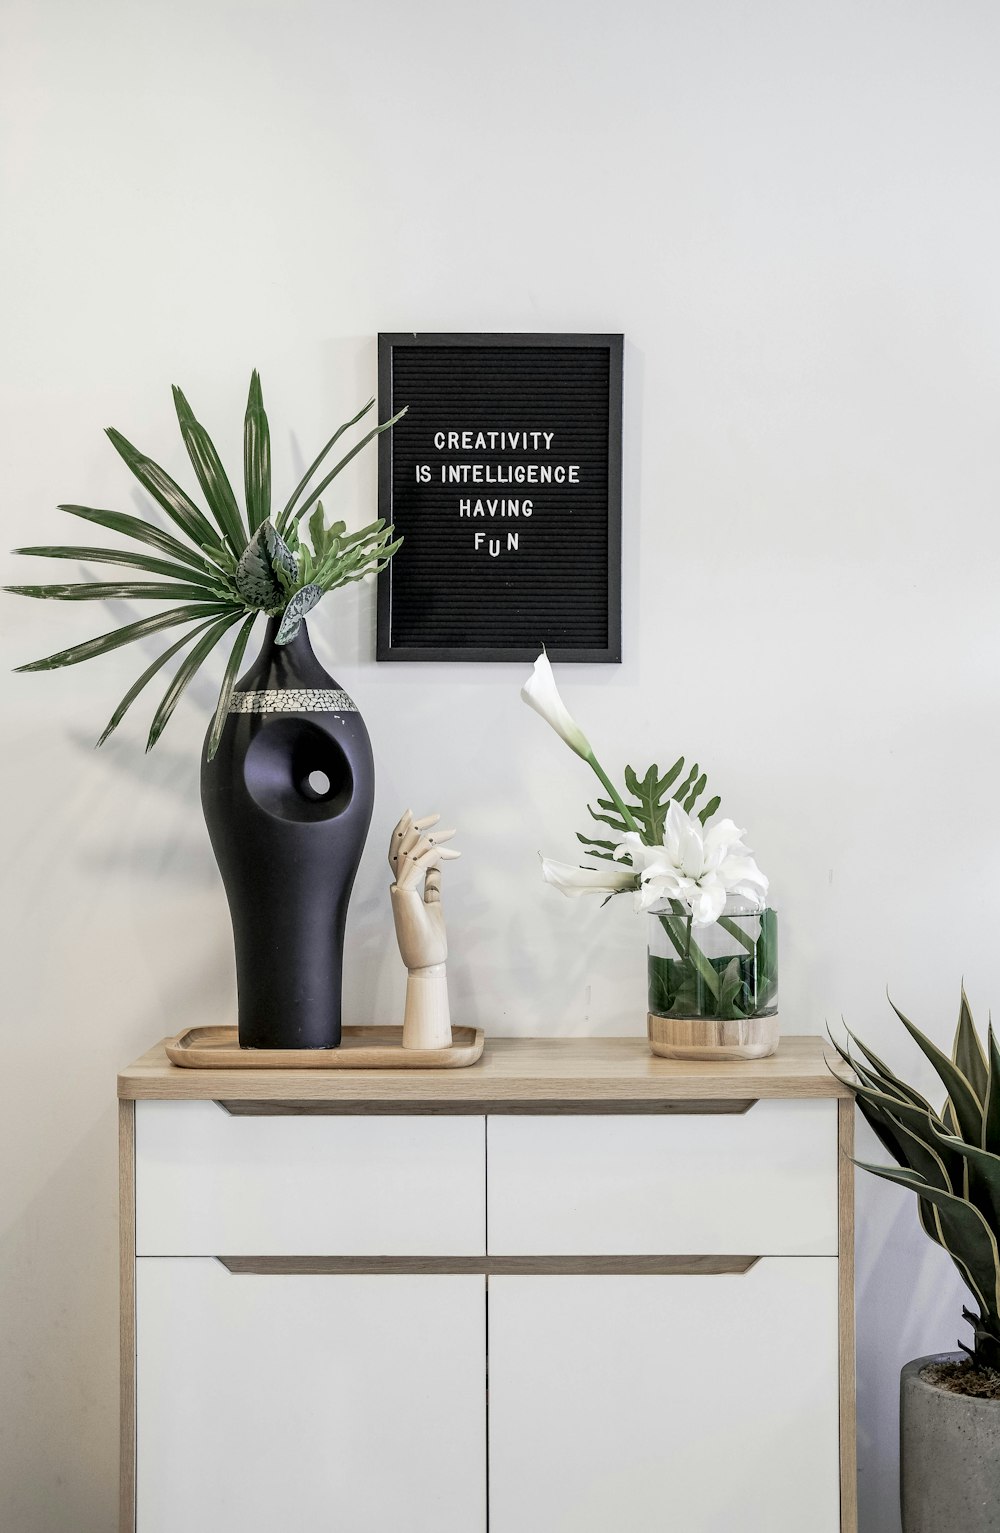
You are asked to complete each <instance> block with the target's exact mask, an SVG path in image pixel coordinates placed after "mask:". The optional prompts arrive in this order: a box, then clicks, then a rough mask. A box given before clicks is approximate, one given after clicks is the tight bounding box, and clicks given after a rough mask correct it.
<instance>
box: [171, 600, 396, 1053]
mask: <svg viewBox="0 0 1000 1533" xmlns="http://www.w3.org/2000/svg"><path fill="white" fill-rule="evenodd" d="M277 632H278V619H277V618H273V619H272V620H271V621H270V622H269V624H268V628H267V633H266V635H265V638H264V643H263V646H262V648H261V652H260V654H259V656H258V657H257V659H256V661H255V662H254V664H253V665H252V666H251V667H250V669H249V671H247V673H246V675H245V676H243V677H242V678H241V680H240V681H239V682H238V683H237V685H236V688H235V690H234V692H233V697H232V702H231V705H230V712H229V717H228V719H227V720H226V724H225V728H224V729H223V732H222V739H221V742H220V745H219V749H218V752H217V753H216V755H215V758H214V760H212V761H209V760H208V759H207V752H206V755H205V758H204V759H203V764H202V771H201V802H202V807H203V808H204V811H205V820H206V823H207V825H208V833H209V836H210V837H211V841H212V849H213V851H214V852H215V856H216V860H217V862H218V864H219V869H220V871H221V873H222V880H223V883H224V884H225V886H226V895H227V896H228V899H229V910H230V914H231V915H232V920H233V935H234V937H235V942H236V982H237V990H238V994H239V1036H240V1044H241V1046H242V1047H243V1048H253V1049H329V1048H335V1047H336V1046H337V1044H339V1042H340V1012H341V979H342V970H343V957H344V927H345V924H346V921H347V905H348V901H349V900H350V897H351V889H352V887H353V885H354V878H355V874H356V873H357V871H358V863H359V862H360V860H361V853H362V850H363V849H364V844H365V837H366V836H367V834H368V826H369V824H370V822H371V817H372V805H373V802H374V798H375V766H374V762H373V760H372V748H371V742H370V741H369V739H368V731H367V729H366V728H365V725H364V720H363V719H362V717H361V715H360V713H359V712H358V710H357V709H356V708H355V706H354V704H353V702H352V701H351V699H350V698H349V697H348V696H347V693H346V692H343V691H341V690H340V688H339V687H338V686H337V683H336V682H335V681H334V680H333V679H332V677H330V676H328V675H327V673H326V671H325V670H324V669H323V667H322V666H321V665H320V663H319V661H318V660H317V659H316V656H315V655H314V654H313V650H312V645H311V644H310V642H309V635H308V633H307V631H306V625H305V623H303V624H302V626H301V627H300V629H299V631H298V634H297V635H296V637H295V638H294V639H292V640H291V641H290V642H289V643H288V644H284V645H278V644H276V643H275V637H276V635H277Z"/></svg>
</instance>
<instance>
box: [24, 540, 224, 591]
mask: <svg viewBox="0 0 1000 1533" xmlns="http://www.w3.org/2000/svg"><path fill="white" fill-rule="evenodd" d="M14 552H15V553H16V554H30V555H32V556H33V557H34V558H38V559H72V560H74V562H75V563H77V564H118V565H121V566H122V568H123V569H132V570H144V571H145V572H146V573H147V574H148V575H166V576H167V577H169V578H170V579H173V580H180V581H182V582H186V583H187V584H189V585H190V584H191V583H192V582H194V583H195V584H196V585H204V586H207V587H209V589H211V590H217V589H218V585H217V584H216V582H218V581H221V579H222V575H221V573H220V572H219V571H218V570H215V571H213V573H212V574H208V573H207V572H205V570H204V566H201V567H200V568H199V567H198V566H185V565H183V564H173V563H171V562H170V560H168V559H154V558H153V557H152V555H150V554H135V553H132V551H131V550H130V549H125V548H69V547H66V546H63V545H61V544H60V545H46V546H44V547H36V548H15V549H14ZM213 576H214V579H213Z"/></svg>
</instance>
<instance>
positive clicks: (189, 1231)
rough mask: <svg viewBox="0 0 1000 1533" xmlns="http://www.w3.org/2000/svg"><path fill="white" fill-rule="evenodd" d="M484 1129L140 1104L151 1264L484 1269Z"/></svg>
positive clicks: (139, 1234) (434, 1121)
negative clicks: (451, 1261)
mask: <svg viewBox="0 0 1000 1533" xmlns="http://www.w3.org/2000/svg"><path fill="white" fill-rule="evenodd" d="M485 1157H486V1136H485V1132H484V1129H483V1120H482V1118H480V1117H475V1116H469V1117H462V1116H456V1117H446V1116H442V1117H417V1116H407V1115H400V1116H392V1115H390V1116H387V1117H381V1116H376V1117H366V1116H365V1115H363V1114H358V1115H357V1116H355V1115H348V1116H345V1117H327V1116H324V1115H320V1116H316V1117H313V1116H309V1115H306V1116H293V1117H285V1116H277V1117H267V1116H264V1117H256V1116H254V1117H233V1116H230V1114H229V1113H227V1112H225V1111H223V1109H222V1108H221V1107H220V1106H219V1104H218V1103H217V1102H139V1103H137V1104H136V1114H135V1185H136V1251H137V1252H138V1254H139V1255H140V1256H334V1255H359V1256H404V1255H405V1256H458V1255H462V1256H475V1255H477V1254H482V1252H483V1251H484V1250H485V1248H486V1246H485V1242H486V1191H485V1186H486V1159H485Z"/></svg>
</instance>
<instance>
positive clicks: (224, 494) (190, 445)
mask: <svg viewBox="0 0 1000 1533" xmlns="http://www.w3.org/2000/svg"><path fill="white" fill-rule="evenodd" d="M174 409H175V410H176V412H177V424H178V425H179V426H180V428H181V436H182V437H183V438H184V446H185V447H186V448H187V453H188V457H189V458H190V459H191V467H192V468H193V469H194V471H195V473H196V474H197V476H198V483H199V484H200V485H201V489H202V494H203V495H204V497H205V500H206V501H207V502H208V509H209V510H210V511H211V513H212V515H213V516H214V518H215V520H216V522H217V524H218V528H219V531H220V532H221V533H222V536H223V539H224V541H225V542H226V544H227V545H228V547H229V548H230V550H231V551H232V552H233V554H235V556H236V558H237V559H238V558H239V556H240V554H241V553H242V552H243V550H244V548H246V546H247V534H246V528H245V527H244V525H243V518H242V516H241V514H240V508H239V506H238V505H237V504H236V496H235V495H234V494H233V487H232V485H231V484H230V483H229V479H228V476H227V474H226V471H225V469H224V468H223V466H222V459H221V458H220V457H219V454H218V453H217V452H216V450H215V446H214V444H213V442H212V438H211V437H210V436H209V434H208V432H207V431H206V430H205V428H204V426H203V425H201V423H200V422H199V421H197V420H196V419H195V416H194V411H193V410H192V409H191V406H190V405H189V404H188V402H187V400H186V399H185V398H184V395H183V393H182V392H181V390H180V389H179V388H178V387H177V385H176V384H174ZM262 413H263V412H262Z"/></svg>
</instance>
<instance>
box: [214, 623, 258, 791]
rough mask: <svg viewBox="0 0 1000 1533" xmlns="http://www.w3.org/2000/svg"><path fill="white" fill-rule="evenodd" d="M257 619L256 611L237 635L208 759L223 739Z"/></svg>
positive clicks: (228, 664) (222, 690) (215, 717)
mask: <svg viewBox="0 0 1000 1533" xmlns="http://www.w3.org/2000/svg"><path fill="white" fill-rule="evenodd" d="M256 621H257V614H256V612H252V613H251V614H250V616H249V617H248V618H247V620H246V622H245V623H244V624H243V627H242V628H241V629H240V631H239V633H238V634H237V635H236V639H235V642H234V644H233V648H232V653H231V654H230V656H229V660H228V661H227V663H226V670H225V674H224V675H223V678H222V686H221V688H220V689H219V701H218V702H217V703H216V705H215V713H214V715H213V717H212V726H211V729H210V730H209V734H208V746H207V749H206V755H207V759H208V760H209V761H214V760H215V756H216V752H217V751H218V749H219V741H220V740H221V739H222V731H223V730H224V729H225V727H226V718H227V717H228V714H229V700H230V698H231V697H232V695H233V687H234V686H235V685H236V674H237V672H238V671H239V668H240V663H241V661H242V659H243V652H244V650H245V649H246V647H247V640H248V639H249V637H250V630H251V628H252V627H253V625H254V623H255V622H256Z"/></svg>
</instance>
